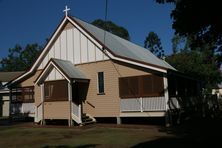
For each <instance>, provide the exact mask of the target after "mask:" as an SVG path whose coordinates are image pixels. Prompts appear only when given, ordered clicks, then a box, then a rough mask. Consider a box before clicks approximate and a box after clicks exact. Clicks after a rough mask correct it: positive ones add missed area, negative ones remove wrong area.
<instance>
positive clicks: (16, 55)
mask: <svg viewBox="0 0 222 148" xmlns="http://www.w3.org/2000/svg"><path fill="white" fill-rule="evenodd" d="M8 51H9V54H8V57H6V58H3V59H2V60H1V62H0V64H1V71H24V70H27V69H28V68H30V66H31V65H32V64H33V62H34V60H35V59H36V58H37V56H38V55H39V53H40V51H41V47H40V46H39V45H38V44H27V45H26V46H25V48H22V46H20V45H18V44H17V45H15V47H14V48H10V49H9V50H8Z"/></svg>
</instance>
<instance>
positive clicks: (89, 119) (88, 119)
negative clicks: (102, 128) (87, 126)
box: [82, 118, 93, 122]
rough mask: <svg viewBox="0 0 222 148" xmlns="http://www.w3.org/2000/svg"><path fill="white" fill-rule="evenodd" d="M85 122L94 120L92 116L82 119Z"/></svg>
mask: <svg viewBox="0 0 222 148" xmlns="http://www.w3.org/2000/svg"><path fill="white" fill-rule="evenodd" d="M82 121H83V122H89V121H93V120H92V119H91V118H86V119H82Z"/></svg>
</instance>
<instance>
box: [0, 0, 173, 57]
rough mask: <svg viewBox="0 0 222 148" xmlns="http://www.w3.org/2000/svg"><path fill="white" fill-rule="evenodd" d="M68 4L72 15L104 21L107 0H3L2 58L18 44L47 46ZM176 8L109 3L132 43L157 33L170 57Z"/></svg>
mask: <svg viewBox="0 0 222 148" xmlns="http://www.w3.org/2000/svg"><path fill="white" fill-rule="evenodd" d="M65 5H68V7H69V8H71V10H70V11H69V14H71V15H73V16H76V17H79V18H80V19H82V20H85V21H87V22H92V21H93V20H95V19H98V18H101V19H104V15H105V14H104V13H105V0H19V1H18V0H0V20H1V21H0V58H2V57H5V56H7V51H8V48H13V47H14V46H15V44H20V45H22V46H25V45H26V44H27V43H38V44H40V45H43V44H44V43H45V39H46V38H49V37H50V36H51V34H52V33H53V32H54V30H55V29H56V27H57V25H58V24H59V22H60V21H61V19H62V18H63V16H64V13H63V9H64V7H65ZM173 8H174V6H173V4H166V5H160V4H157V3H156V2H155V0H137V1H135V0H109V1H108V17H107V18H108V20H111V21H113V22H114V23H116V24H118V25H120V26H123V27H124V28H126V29H127V30H128V31H129V34H130V37H131V41H132V42H134V43H136V44H138V45H140V46H143V43H144V40H145V37H146V36H147V34H148V33H149V32H150V31H154V32H156V33H157V34H158V36H159V37H160V39H161V42H162V46H163V48H164V50H165V53H166V54H170V53H171V52H172V50H171V49H172V47H171V38H172V36H173V34H174V31H173V30H172V29H171V26H172V20H171V19H170V12H171V10H172V9H173Z"/></svg>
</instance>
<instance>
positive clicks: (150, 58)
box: [72, 17, 176, 70]
mask: <svg viewBox="0 0 222 148" xmlns="http://www.w3.org/2000/svg"><path fill="white" fill-rule="evenodd" d="M72 18H73V19H74V20H75V21H76V22H77V23H79V24H80V25H81V26H82V27H84V28H85V29H86V30H87V31H88V32H90V33H91V34H92V35H93V36H94V37H95V38H97V39H98V40H99V41H100V42H101V43H102V44H104V45H105V46H106V47H108V48H109V50H111V52H112V53H114V54H115V55H117V56H119V57H125V58H127V59H131V60H134V61H140V62H143V63H147V64H151V65H154V66H158V67H162V68H165V69H171V70H176V69H175V68H174V67H172V66H171V65H170V64H168V63H167V62H166V61H164V60H161V59H159V58H157V57H156V56H155V55H154V54H153V53H151V52H150V51H149V50H147V49H145V48H143V47H141V46H138V45H136V44H134V43H132V42H130V41H128V40H125V39H123V38H120V37H118V36H116V35H114V34H112V33H110V32H107V31H105V33H104V30H103V29H100V28H98V27H96V26H94V25H92V24H89V23H87V22H85V21H82V20H80V19H78V18H76V17H72ZM104 35H105V41H104Z"/></svg>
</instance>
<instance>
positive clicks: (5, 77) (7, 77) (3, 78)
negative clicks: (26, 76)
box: [0, 71, 24, 82]
mask: <svg viewBox="0 0 222 148" xmlns="http://www.w3.org/2000/svg"><path fill="white" fill-rule="evenodd" d="M22 73H24V71H16V72H0V82H9V81H11V80H12V79H14V78H16V77H18V76H19V75H21V74H22Z"/></svg>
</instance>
